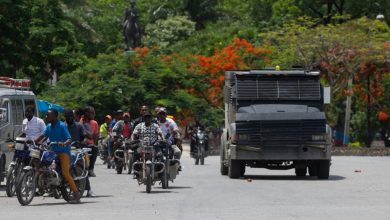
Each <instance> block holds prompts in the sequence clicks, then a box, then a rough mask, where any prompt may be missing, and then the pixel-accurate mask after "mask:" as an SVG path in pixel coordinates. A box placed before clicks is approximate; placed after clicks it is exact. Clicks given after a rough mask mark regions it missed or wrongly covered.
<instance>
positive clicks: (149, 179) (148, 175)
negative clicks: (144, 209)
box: [145, 166, 152, 193]
mask: <svg viewBox="0 0 390 220" xmlns="http://www.w3.org/2000/svg"><path fill="white" fill-rule="evenodd" d="M145 175H146V192H147V193H150V192H151V191H152V176H151V175H152V174H151V170H150V167H149V166H147V167H146V170H145Z"/></svg>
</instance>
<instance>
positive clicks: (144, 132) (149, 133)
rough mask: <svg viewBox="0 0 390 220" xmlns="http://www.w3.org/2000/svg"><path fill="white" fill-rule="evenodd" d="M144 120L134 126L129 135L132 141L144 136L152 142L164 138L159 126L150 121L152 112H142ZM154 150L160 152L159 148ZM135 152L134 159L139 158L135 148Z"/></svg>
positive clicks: (141, 138) (142, 138)
mask: <svg viewBox="0 0 390 220" xmlns="http://www.w3.org/2000/svg"><path fill="white" fill-rule="evenodd" d="M144 120H145V121H144V122H141V123H140V124H138V125H137V126H136V127H135V129H134V132H133V135H132V137H131V139H132V141H137V140H140V141H142V140H144V139H145V138H148V139H149V142H150V143H152V144H153V143H156V142H157V141H159V140H164V137H163V134H162V131H161V129H160V127H159V126H158V125H157V124H156V123H153V122H152V114H151V113H150V112H149V111H146V112H145V113H144ZM156 151H157V152H161V150H160V149H156ZM135 152H136V154H135V155H134V156H135V161H137V160H139V155H140V152H138V149H137V150H135Z"/></svg>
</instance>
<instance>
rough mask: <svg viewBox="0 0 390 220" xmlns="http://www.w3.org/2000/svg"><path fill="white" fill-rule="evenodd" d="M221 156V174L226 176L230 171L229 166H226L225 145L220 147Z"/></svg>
mask: <svg viewBox="0 0 390 220" xmlns="http://www.w3.org/2000/svg"><path fill="white" fill-rule="evenodd" d="M220 158H221V163H220V166H221V175H222V176H226V175H227V174H228V172H229V167H227V166H225V164H224V161H225V151H224V146H221V149H220Z"/></svg>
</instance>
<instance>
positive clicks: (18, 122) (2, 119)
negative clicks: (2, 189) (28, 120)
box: [0, 77, 37, 183]
mask: <svg viewBox="0 0 390 220" xmlns="http://www.w3.org/2000/svg"><path fill="white" fill-rule="evenodd" d="M28 106H33V107H34V108H35V109H36V112H37V108H36V97H35V95H34V93H33V92H32V91H30V81H29V80H25V79H11V78H8V77H0V183H1V182H2V181H4V178H5V176H6V171H7V168H8V165H9V163H10V162H11V161H12V159H13V150H10V149H8V145H7V143H9V141H10V140H15V138H16V137H17V136H18V135H20V134H21V133H22V122H23V119H24V118H25V116H24V112H25V109H26V108H27V107H28ZM36 114H37V113H36Z"/></svg>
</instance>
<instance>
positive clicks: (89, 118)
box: [81, 106, 99, 177]
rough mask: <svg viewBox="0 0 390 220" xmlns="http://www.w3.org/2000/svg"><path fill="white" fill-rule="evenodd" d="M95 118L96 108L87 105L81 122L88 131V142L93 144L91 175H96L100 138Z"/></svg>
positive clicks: (90, 165)
mask: <svg viewBox="0 0 390 220" xmlns="http://www.w3.org/2000/svg"><path fill="white" fill-rule="evenodd" d="M94 119H95V109H94V108H93V107H91V106H87V107H86V108H85V109H84V116H83V117H82V119H81V123H82V124H83V127H84V129H85V131H86V133H87V135H86V137H87V138H86V144H88V145H90V146H92V156H91V160H90V164H89V176H91V177H96V175H95V172H94V168H95V162H96V159H97V156H98V148H97V147H96V143H97V140H98V138H99V125H98V123H97V121H95V120H94Z"/></svg>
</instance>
